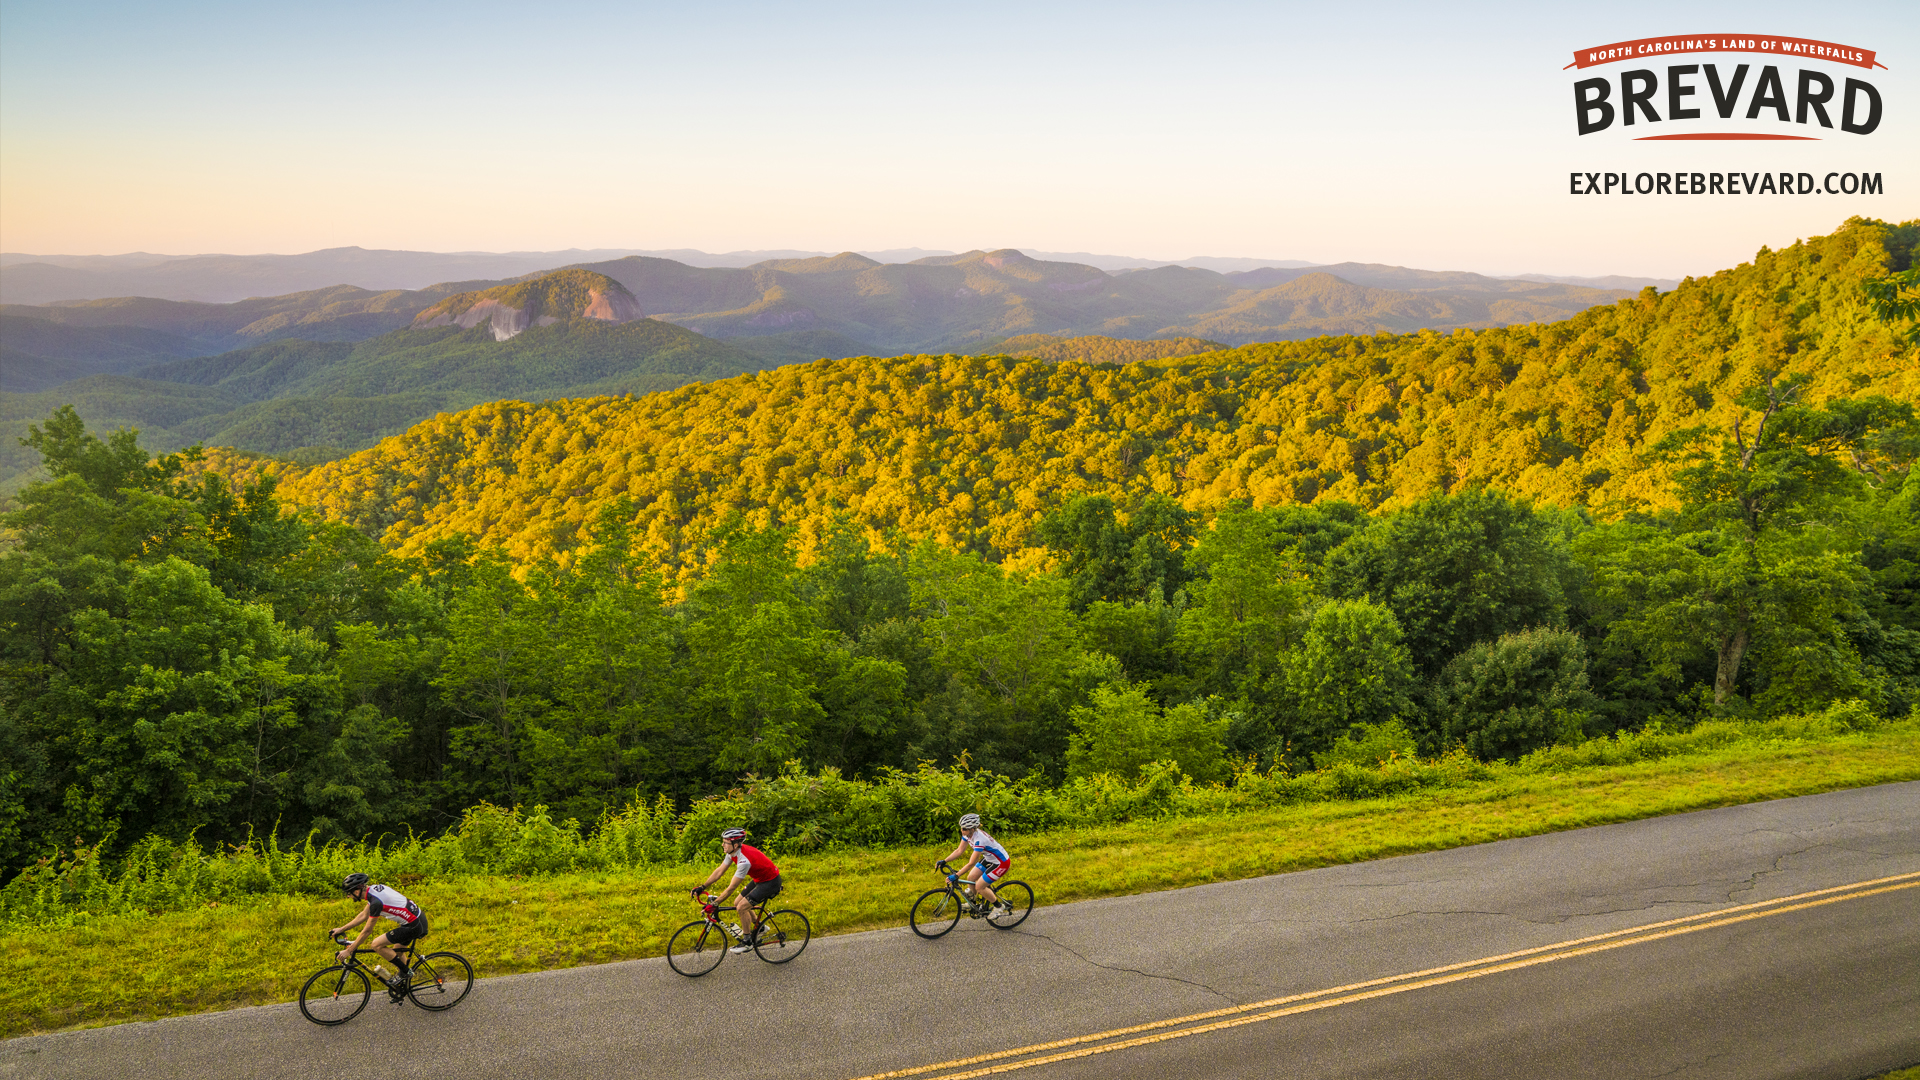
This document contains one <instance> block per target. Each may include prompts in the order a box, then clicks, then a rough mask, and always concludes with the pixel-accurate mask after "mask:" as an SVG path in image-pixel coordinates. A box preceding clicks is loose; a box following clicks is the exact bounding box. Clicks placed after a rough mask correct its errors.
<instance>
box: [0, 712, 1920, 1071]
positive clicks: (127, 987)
mask: <svg viewBox="0 0 1920 1080" xmlns="http://www.w3.org/2000/svg"><path fill="white" fill-rule="evenodd" d="M1388 735H1389V738H1388V739H1387V740H1381V739H1380V738H1379V737H1378V736H1379V733H1375V741H1374V743H1373V748H1371V749H1369V748H1367V747H1366V744H1367V741H1368V740H1367V739H1365V738H1362V739H1355V740H1352V745H1351V746H1348V747H1345V748H1344V749H1343V750H1342V751H1341V756H1340V757H1339V758H1338V759H1337V760H1335V761H1333V762H1330V763H1329V767H1328V768H1326V769H1323V770H1317V771H1315V772H1310V773H1306V774H1303V775H1301V776H1297V777H1292V778H1288V779H1285V780H1283V779H1282V778H1278V777H1274V776H1270V775H1269V776H1264V777H1254V776H1243V777H1240V778H1237V782H1235V783H1232V784H1221V785H1210V786H1201V785H1195V784H1193V783H1192V782H1191V781H1184V780H1183V781H1180V782H1178V783H1174V784H1169V783H1168V782H1167V778H1166V775H1165V773H1164V772H1163V771H1161V770H1156V769H1153V768H1149V769H1148V770H1145V773H1146V774H1145V775H1143V776H1142V777H1141V779H1140V780H1139V781H1137V782H1134V783H1120V782H1117V781H1111V780H1109V781H1107V782H1105V784H1104V785H1103V787H1104V789H1105V790H1104V793H1103V794H1101V795H1095V793H1094V792H1092V791H1090V790H1086V789H1083V790H1081V791H1080V792H1079V793H1078V794H1077V795H1073V794H1061V793H1054V794H1051V795H1050V794H1049V793H1045V792H1041V791H1039V790H1036V789H1031V788H1023V787H1022V786H1021V785H1019V784H1009V783H1007V782H1006V781H1005V780H1004V778H999V777H990V776H982V775H979V774H967V773H964V772H960V771H946V772H942V773H939V774H935V775H925V776H920V777H916V778H912V779H908V778H895V780H893V781H891V782H887V783H881V784H875V785H858V784H853V785H848V782H845V781H836V780H833V779H832V778H821V777H806V776H802V775H798V774H790V775H787V776H784V777H781V778H779V779H777V780H770V781H767V782H764V783H755V784H750V785H748V786H747V787H746V788H743V789H742V790H740V791H738V792H736V793H734V794H733V795H731V796H729V797H728V798H727V799H725V800H722V801H718V802H716V803H714V804H705V805H703V806H702V808H701V809H700V810H699V811H697V812H696V813H694V814H691V815H687V816H685V817H683V818H681V819H679V820H677V821H676V820H673V819H662V818H661V817H660V816H658V815H657V814H656V813H655V812H654V811H653V810H652V809H651V808H649V807H646V806H635V807H630V808H628V809H627V810H625V811H623V812H622V813H620V814H616V815H611V816H609V817H608V818H606V819H603V820H602V821H600V822H598V823H597V825H596V826H595V827H593V828H588V829H581V828H579V827H578V826H577V825H576V824H575V823H571V822H555V821H553V820H552V818H551V816H549V815H548V814H547V813H545V811H544V808H535V809H532V810H527V811H514V810H508V809H502V808H492V807H487V808H481V809H478V810H476V811H474V812H472V813H470V814H469V815H468V817H467V819H466V820H465V821H464V822H463V824H462V827H461V828H460V829H459V830H457V831H456V832H454V833H452V834H449V835H447V836H445V837H441V838H432V839H421V838H400V839H397V840H388V841H384V842H381V843H379V844H348V843H337V844H332V845H324V846H323V845H314V844H309V843H302V844H298V845H293V846H290V847H280V846H277V845H276V844H274V843H273V842H272V840H271V839H269V840H267V841H265V842H261V843H253V844H248V845H244V846H241V847H238V848H228V849H224V850H218V851H208V850H204V849H202V848H200V847H198V846H197V845H194V844H171V845H163V844H159V843H152V844H149V845H148V847H147V849H146V850H145V852H144V853H143V854H142V855H141V856H140V857H139V858H138V859H135V860H131V861H129V862H127V863H124V864H121V865H120V866H119V867H107V866H103V865H102V864H100V863H99V862H98V861H96V860H95V859H94V858H92V857H91V854H90V853H82V854H80V856H79V857H78V858H75V857H74V855H73V853H68V854H67V856H66V857H64V858H61V859H54V860H49V861H48V862H47V863H45V864H43V865H39V866H36V867H35V868H34V869H33V870H32V871H31V872H29V873H28V874H26V875H22V876H20V877H17V878H16V879H15V880H14V881H13V882H11V883H10V884H9V885H8V886H7V888H6V891H5V893H4V904H5V916H6V923H5V929H4V930H0V1036H13V1035H20V1034H25V1033H29V1032H33V1031H45V1030H55V1029H59V1028H63V1027H71V1026H76V1025H93V1024H101V1023H112V1022H119V1021H125V1020H138V1019H154V1018H158V1017H162V1016H169V1015H178V1014H182V1013H191V1012H200V1011H205V1010H209V1009H220V1008H230V1007H234V1006H239V1005H257V1004H270V1003H274V1002H284V1001H289V1000H291V999H292V996H293V994H294V993H295V992H296V991H297V990H298V988H299V984H300V981H301V980H302V979H304V978H305V977H306V976H307V975H308V974H310V973H311V972H312V971H313V970H317V969H318V968H320V967H322V966H324V965H325V963H326V960H325V956H326V954H327V953H328V951H329V950H330V948H331V946H330V945H328V944H327V942H326V941H324V940H323V933H324V931H325V929H326V928H327V927H329V926H332V925H335V924H337V923H338V922H340V921H341V920H342V919H343V918H344V917H345V916H346V915H347V914H348V913H349V910H348V908H349V905H347V904H346V902H345V901H343V900H341V899H340V898H339V895H338V890H337V888H336V885H337V882H338V880H339V878H340V877H342V876H344V875H345V873H346V871H347V870H348V869H349V868H355V869H363V870H366V871H367V872H370V873H373V874H374V876H375V877H376V878H379V879H382V880H387V881H392V882H396V883H399V884H401V885H402V887H404V888H405V889H406V890H407V891H408V892H409V893H410V894H413V895H415V896H416V897H417V898H418V899H419V900H420V901H421V902H422V904H423V905H424V906H425V907H426V908H427V910H428V912H429V915H430V918H431V919H432V920H433V931H432V937H431V938H430V939H429V944H430V945H433V946H436V947H443V948H452V949H455V950H456V951H459V952H462V953H464V954H466V955H468V956H469V957H470V958H471V959H472V960H473V962H474V964H475V966H476V968H477V969H478V971H479V973H480V975H481V976H482V977H488V976H496V975H505V974H511V973H514V972H525V971H539V970H546V969H550V968H557V967H571V966H575V965H579V964H591V963H605V962H609V961H614V960H627V959H636V958H642V957H650V956H658V955H661V953H662V951H663V950H664V948H665V943H666V939H667V936H668V935H669V934H671V933H672V931H673V929H674V928H675V927H677V926H679V925H680V924H681V923H684V922H686V921H688V920H689V919H691V918H693V917H694V915H695V910H694V908H693V907H692V906H691V905H690V904H689V903H688V902H687V899H686V893H685V890H686V889H687V888H688V887H689V886H690V885H691V884H692V883H693V882H695V881H698V880H699V879H700V877H701V876H702V875H704V873H705V872H706V871H707V870H709V869H711V867H712V865H713V864H714V863H717V862H718V860H719V848H718V845H717V843H716V842H715V841H714V834H715V833H716V832H717V829H715V828H713V824H714V822H716V821H720V820H725V821H728V822H734V821H748V822H754V823H756V824H755V826H754V827H755V829H756V833H757V834H758V835H757V837H756V842H761V843H765V844H766V846H767V847H768V849H769V850H771V851H772V852H774V853H775V855H776V857H777V858H778V861H779V862H780V864H781V869H782V871H783V874H784V876H785V877H786V878H787V879H788V880H789V882H790V884H789V887H788V889H787V890H786V891H785V892H783V893H782V895H781V898H780V903H781V905H783V906H791V907H796V908H799V909H800V910H802V911H804V912H806V914H807V916H808V918H809V919H810V920H811V921H812V923H813V926H814V932H815V933H816V934H836V933H848V932H853V931H858V930H869V929H876V928H882V927H895V926H900V925H902V924H903V923H904V921H905V918H906V911H907V907H908V905H909V904H910V903H911V902H912V899H913V897H914V896H915V895H917V894H918V893H919V892H920V891H921V890H923V889H925V888H930V887H932V885H933V884H935V883H936V881H935V877H934V875H933V874H932V872H931V871H930V869H929V868H930V865H931V863H932V860H933V859H935V858H937V857H938V856H939V855H941V854H944V853H945V851H946V850H947V849H948V847H950V845H951V834H952V827H953V826H952V821H953V818H952V816H950V815H949V814H948V812H947V810H948V808H947V806H946V805H945V804H946V802H947V800H949V799H956V798H965V797H966V796H967V795H972V796H974V797H975V798H976V799H977V800H978V802H976V803H975V805H983V806H987V807H990V808H995V809H990V810H989V811H988V812H989V815H990V817H989V820H993V821H995V822H998V821H1000V820H1002V819H1001V818H1000V817H999V816H995V815H1007V817H1006V818H1005V820H1006V821H1008V822H1009V827H1006V828H1001V827H999V826H998V825H996V829H995V831H996V832H1000V833H1001V834H1002V837H1003V839H1006V840H1007V842H1008V843H1009V845H1010V846H1011V847H1012V849H1013V853H1014V858H1015V860H1016V863H1017V867H1018V870H1017V873H1016V874H1015V875H1014V876H1016V877H1019V878H1021V879H1023V880H1026V881H1029V882H1031V883H1032V884H1033V885H1034V888H1035V892H1036V894H1037V896H1038V898H1039V901H1040V903H1041V904H1042V905H1051V904H1058V903H1063V902H1066V901H1071V900H1084V899H1093V898H1097V897H1103V896H1120V895H1128V894H1133V893H1141V892H1151V891H1156V890H1161V889H1170V888H1181V887H1185V886H1189V885H1199V884H1204V883H1206V882H1210V881H1227V880H1235V879H1240V878H1247V877H1256V876H1260V875H1265V874H1272V873H1281V872H1286V871H1292V870H1304V869H1310V868H1313V867H1317V866H1327V865H1334V864H1339V863H1348V862H1358V861H1363V860H1367V859H1376V858H1385V857H1390V856H1394V855H1404V854H1411V853H1415V852H1420V851H1434V850H1441V849H1445V848H1451V847H1458V846H1463V845H1467V844H1476V843H1485V842H1488V841H1493V840H1502V839H1510V838H1513V837H1519V836H1528V835H1534V834H1538V833H1544V832H1553V831H1558V830H1563V829H1572V828H1582V827H1586V826H1591V825H1601V824H1607V823H1610V822H1617V821H1627V820H1634V819H1637V818H1644V817H1652V816H1657V815H1661V814H1670V813H1681V812H1686V811H1691V810H1700V809H1707V808H1711V807H1716V806H1728V805H1735V804H1740V803H1746V802H1753V801H1757V800H1762V799H1772V798H1786V797H1791V796H1795V795H1806V794H1813V793H1816V792H1821V791H1830V790H1836V789H1840V788H1849V787H1860V786H1864V785H1869V784H1878V783H1891V782H1897V781H1906V780H1915V779H1920V715H1917V716H1911V717H1908V718H1905V719H1902V720H1898V721H1891V722H1889V721H1882V720H1876V719H1873V718H1872V717H1871V714H1870V713H1868V712H1866V711H1865V710H1863V709H1861V708H1859V707H1858V706H1856V705H1853V704H1843V705H1841V706H1839V707H1836V708H1834V709H1830V710H1827V711H1825V712H1823V713H1821V714H1818V715H1814V716H1804V717H1791V718H1782V719H1779V720H1775V721H1771V722H1747V723H1714V724H1706V725H1701V726H1700V727H1699V728H1697V729H1695V730H1694V731H1692V732H1686V733H1670V732H1663V731H1653V732H1648V733H1642V734H1639V735H1632V736H1626V737H1622V738H1607V739H1598V740H1590V741H1588V742H1586V743H1582V744H1580V745H1577V746H1567V747H1557V748H1554V749H1552V750H1548V751H1543V752H1540V753H1537V754H1534V755H1530V756H1528V757H1526V758H1523V759H1522V760H1520V761H1518V762H1516V763H1513V764H1492V765H1476V764H1472V763H1470V762H1468V761H1463V760H1461V759H1460V758H1459V757H1458V756H1455V757H1454V758H1452V759H1450V760H1449V759H1442V760H1440V761H1414V760H1409V759H1406V758H1402V757H1399V756H1397V755H1395V754H1394V752H1393V749H1392V748H1391V747H1390V746H1389V747H1386V749H1387V754H1388V756H1387V757H1386V759H1385V760H1378V761H1373V762H1371V763H1369V762H1366V761H1365V758H1366V757H1367V756H1368V755H1370V754H1372V753H1375V752H1377V751H1378V749H1379V748H1380V747H1382V746H1385V744H1386V742H1388V741H1390V735H1391V733H1388ZM1243 786H1244V789H1243ZM836 788H838V789H839V790H836ZM850 796H851V797H850ZM862 798H864V799H870V800H881V801H887V802H891V803H893V804H894V805H896V806H901V807H902V808H904V809H906V810H907V812H905V813H902V814H900V815H898V817H897V818H896V821H897V822H898V824H897V828H899V829H900V830H901V832H902V833H903V834H904V839H902V840H901V841H899V842H891V843H882V844H875V845H873V846H860V845H854V844H848V843H828V844H824V845H810V844H808V843H805V842H797V841H798V835H789V836H787V837H786V838H785V839H784V840H783V839H780V838H778V836H777V834H778V833H781V832H786V833H796V832H800V833H803V832H804V829H801V830H797V831H796V829H795V825H796V824H798V823H801V822H803V821H809V820H811V821H819V820H831V819H832V818H833V815H834V814H835V813H836V812H843V811H844V810H845V809H847V808H848V807H850V806H853V805H855V804H857V803H858V802H859V801H860V799H862ZM916 799H917V800H918V801H917V802H916V801H915V800H916ZM1063 813H1077V814H1079V815H1081V816H1079V817H1078V818H1076V819H1075V820H1072V821H1067V820H1062V819H1061V818H1060V815H1061V814H1063ZM1021 814H1026V815H1028V816H1027V817H1026V818H1025V819H1024V820H1025V821H1026V822H1029V823H1038V827H1034V825H1033V824H1012V823H1013V822H1015V821H1019V820H1022V819H1021V818H1020V817H1019V815H1021ZM923 815H924V816H923ZM1149 822H1150V823H1151V827H1150V828H1148V827H1143V825H1145V824H1146V823H1149ZM1029 830H1031V831H1029ZM759 835H766V836H775V838H774V839H770V840H762V839H759ZM901 940H902V942H903V946H904V947H915V945H916V943H915V942H914V941H912V940H910V939H908V938H906V937H904V936H903V937H902V939H901ZM661 977H662V978H669V977H671V976H669V975H667V974H665V973H664V971H663V974H662V976H661Z"/></svg>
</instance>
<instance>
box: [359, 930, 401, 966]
mask: <svg viewBox="0 0 1920 1080" xmlns="http://www.w3.org/2000/svg"><path fill="white" fill-rule="evenodd" d="M364 947H365V948H368V949H372V950H373V951H374V952H377V953H379V954H380V957H381V959H383V960H392V959H393V951H394V950H393V942H391V941H388V940H387V935H385V934H381V935H380V936H379V937H377V938H374V939H373V940H372V941H369V942H367V943H366V945H365V946H364Z"/></svg>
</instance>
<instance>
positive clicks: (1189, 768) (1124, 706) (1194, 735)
mask: <svg viewBox="0 0 1920 1080" xmlns="http://www.w3.org/2000/svg"><path fill="white" fill-rule="evenodd" d="M1089 697H1090V700H1091V704H1089V705H1082V706H1077V707H1075V708H1074V709H1073V711H1072V713H1071V714H1070V715H1071V716H1072V719H1073V726H1074V729H1075V730H1074V734H1073V735H1072V736H1070V737H1069V739H1068V742H1067V776H1068V777H1069V778H1070V779H1077V778H1081V777H1088V776H1093V775H1095V774H1098V773H1108V774H1111V775H1114V776H1121V777H1131V776H1135V775H1140V774H1141V772H1142V770H1143V769H1146V768H1147V767H1148V766H1150V765H1152V764H1154V763H1156V762H1166V763H1169V764H1171V765H1172V766H1173V767H1174V768H1175V769H1177V770H1179V771H1181V772H1185V773H1186V774H1187V775H1189V776H1191V777H1193V778H1194V779H1195V780H1196V781H1199V782H1201V783H1208V782H1212V781H1216V780H1224V779H1226V777H1227V763H1226V753H1225V750H1224V748H1223V746H1222V740H1224V739H1225V738H1226V734H1227V719H1226V717H1224V716H1218V717H1217V716H1214V715H1213V712H1212V710H1211V708H1210V707H1209V706H1208V705H1207V703H1205V702H1189V703H1187V704H1185V705H1176V706H1174V707H1173V708H1170V709H1167V710H1165V711H1164V712H1163V711H1162V710H1161V709H1160V707H1159V706H1158V705H1155V704H1154V703H1153V701H1152V699H1150V698H1149V697H1147V694H1146V691H1144V690H1142V689H1141V688H1140V687H1138V686H1134V685H1131V684H1129V683H1124V682H1122V683H1117V684H1108V685H1105V686H1100V687H1097V688H1095V689H1094V691H1093V693H1092V694H1091V695H1089Z"/></svg>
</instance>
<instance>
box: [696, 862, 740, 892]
mask: <svg viewBox="0 0 1920 1080" xmlns="http://www.w3.org/2000/svg"><path fill="white" fill-rule="evenodd" d="M732 861H733V860H732V859H728V860H727V861H726V862H723V863H721V864H720V865H719V866H716V867H714V868H713V873H711V874H708V875H707V880H705V881H703V882H701V883H700V884H699V885H698V886H696V887H695V888H694V890H693V891H694V892H699V891H700V890H701V889H708V888H712V887H713V883H714V882H716V881H719V880H720V875H721V874H723V873H725V872H726V869H727V863H730V862H732Z"/></svg>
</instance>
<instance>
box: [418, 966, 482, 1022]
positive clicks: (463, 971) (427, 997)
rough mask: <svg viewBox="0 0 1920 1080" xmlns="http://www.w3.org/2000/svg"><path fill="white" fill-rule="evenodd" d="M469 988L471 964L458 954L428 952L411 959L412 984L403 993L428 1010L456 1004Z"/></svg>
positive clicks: (443, 1008) (448, 1007)
mask: <svg viewBox="0 0 1920 1080" xmlns="http://www.w3.org/2000/svg"><path fill="white" fill-rule="evenodd" d="M472 989H473V965H472V964H469V963H467V958H466V957H464V956H461V955H460V954H459V953H450V952H437V953H428V954H427V955H425V956H423V957H421V958H420V959H419V960H417V961H415V962H414V965H413V987H412V989H411V990H410V991H409V992H408V994H407V996H408V997H411V998H412V999H413V1003H414V1004H415V1005H418V1006H420V1007H421V1008H423V1009H425V1010H427V1011H428V1012H440V1011H442V1010H445V1009H451V1008H453V1007H454V1006H455V1005H458V1004H460V1002H461V1001H463V1000H464V999H465V998H466V996H467V991H469V990H472Z"/></svg>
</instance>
